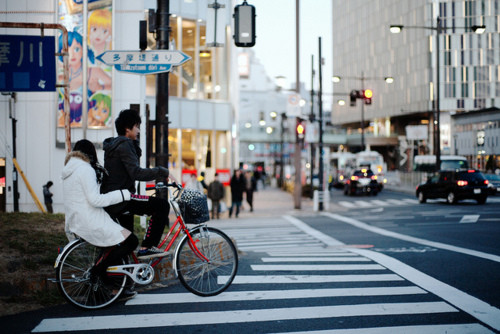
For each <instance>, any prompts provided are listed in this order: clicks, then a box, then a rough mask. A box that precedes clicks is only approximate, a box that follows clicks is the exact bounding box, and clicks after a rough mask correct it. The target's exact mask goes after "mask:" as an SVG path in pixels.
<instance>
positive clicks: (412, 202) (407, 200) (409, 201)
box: [402, 198, 418, 204]
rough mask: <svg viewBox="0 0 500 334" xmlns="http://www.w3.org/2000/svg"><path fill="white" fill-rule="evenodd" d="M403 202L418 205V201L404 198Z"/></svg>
mask: <svg viewBox="0 0 500 334" xmlns="http://www.w3.org/2000/svg"><path fill="white" fill-rule="evenodd" d="M402 201H403V202H406V203H410V204H418V200H417V199H411V198H403V199H402Z"/></svg>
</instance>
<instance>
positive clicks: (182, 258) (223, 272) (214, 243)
mask: <svg viewBox="0 0 500 334" xmlns="http://www.w3.org/2000/svg"><path fill="white" fill-rule="evenodd" d="M189 232H190V234H191V237H192V239H193V241H194V245H193V243H192V242H191V240H190V239H189V237H188V236H187V235H186V236H184V238H182V240H181V241H180V243H179V246H178V247H177V250H176V254H175V255H176V256H175V258H176V261H175V264H176V270H177V275H178V276H179V280H180V281H181V283H182V285H184V287H185V288H186V289H188V290H189V291H191V292H192V293H194V294H196V295H198V296H204V297H206V296H215V295H217V294H219V293H221V292H222V291H224V290H226V289H227V288H228V287H229V285H231V282H232V281H233V279H234V277H235V276H236V271H237V270H238V254H237V252H236V247H235V246H234V244H233V242H232V241H231V239H229V237H228V236H227V235H226V234H224V232H222V231H220V230H217V229H215V228H212V227H206V226H198V227H195V228H194V229H193V230H191V231H189ZM194 246H196V248H197V249H198V250H199V251H200V252H201V254H203V256H204V257H205V258H206V259H208V261H207V260H205V259H204V258H203V256H200V255H199V254H196V251H195V250H194Z"/></svg>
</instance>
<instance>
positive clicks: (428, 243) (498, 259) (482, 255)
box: [285, 212, 500, 262]
mask: <svg viewBox="0 0 500 334" xmlns="http://www.w3.org/2000/svg"><path fill="white" fill-rule="evenodd" d="M322 215H324V216H327V217H330V218H332V219H335V220H340V221H342V222H344V223H348V224H351V225H353V226H356V227H359V228H362V229H365V230H367V231H370V232H373V233H377V234H381V235H385V236H388V237H391V238H396V239H401V240H406V241H410V242H414V243H417V244H421V245H426V246H430V247H435V248H439V249H446V250H449V251H452V252H457V253H462V254H467V255H471V256H476V257H480V258H483V259H487V260H491V261H495V262H500V256H498V255H494V254H488V253H483V252H479V251H475V250H472V249H467V248H462V247H457V246H452V245H447V244H443V243H440V242H435V241H429V240H426V239H421V238H415V237H412V236H409V235H405V234H400V233H396V232H391V231H388V230H384V229H382V228H379V227H375V226H370V225H368V224H365V223H363V222H361V221H359V220H356V219H353V218H349V217H344V216H341V215H338V214H334V213H329V212H324V213H322ZM286 217H287V216H285V218H286ZM304 225H305V224H304ZM297 226H299V225H297ZM299 228H300V227H299ZM306 233H307V232H306ZM331 242H332V243H334V244H337V243H338V242H339V241H338V240H336V239H333V238H332V241H331Z"/></svg>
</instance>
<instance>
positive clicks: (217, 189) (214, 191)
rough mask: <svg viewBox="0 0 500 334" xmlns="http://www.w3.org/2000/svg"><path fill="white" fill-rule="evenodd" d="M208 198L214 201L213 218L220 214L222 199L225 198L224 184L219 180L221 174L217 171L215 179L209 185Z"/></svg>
mask: <svg viewBox="0 0 500 334" xmlns="http://www.w3.org/2000/svg"><path fill="white" fill-rule="evenodd" d="M208 198H210V200H211V201H212V219H214V217H215V216H217V219H219V216H220V201H221V199H223V198H224V186H223V185H222V183H221V182H220V181H219V174H217V173H215V179H214V180H213V181H212V182H210V184H209V185H208Z"/></svg>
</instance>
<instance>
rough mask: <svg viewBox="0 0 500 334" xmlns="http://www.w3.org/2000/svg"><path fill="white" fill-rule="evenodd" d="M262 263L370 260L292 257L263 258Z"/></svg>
mask: <svg viewBox="0 0 500 334" xmlns="http://www.w3.org/2000/svg"><path fill="white" fill-rule="evenodd" d="M261 260H262V262H369V261H371V260H369V259H367V258H364V257H360V256H357V257H353V256H349V257H341V256H338V257H311V256H302V257H300V256H294V257H263V258H261Z"/></svg>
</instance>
